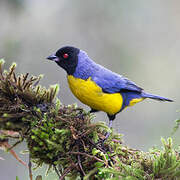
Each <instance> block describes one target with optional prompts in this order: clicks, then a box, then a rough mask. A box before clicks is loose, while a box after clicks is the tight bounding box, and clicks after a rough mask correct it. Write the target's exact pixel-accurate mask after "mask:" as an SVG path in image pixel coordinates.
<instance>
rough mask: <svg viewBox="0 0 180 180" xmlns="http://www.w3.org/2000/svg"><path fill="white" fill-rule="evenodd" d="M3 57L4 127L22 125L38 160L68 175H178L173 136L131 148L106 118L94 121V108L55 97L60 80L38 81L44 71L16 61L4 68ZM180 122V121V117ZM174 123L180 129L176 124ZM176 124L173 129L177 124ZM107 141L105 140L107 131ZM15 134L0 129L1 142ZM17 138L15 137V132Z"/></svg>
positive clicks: (0, 111)
mask: <svg viewBox="0 0 180 180" xmlns="http://www.w3.org/2000/svg"><path fill="white" fill-rule="evenodd" d="M3 64H4V60H0V100H1V101H0V102H1V103H0V129H2V130H13V131H18V132H19V134H21V136H20V138H19V139H18V141H22V140H23V139H25V140H26V142H27V145H28V150H29V153H30V157H31V159H32V161H33V162H34V164H35V165H36V166H37V168H38V167H39V166H42V165H43V164H44V163H45V164H48V165H49V169H48V171H47V172H49V170H50V169H51V168H52V167H56V169H57V171H58V173H59V174H61V175H62V176H66V177H68V178H69V179H73V180H74V179H78V178H80V177H81V178H82V177H83V178H84V179H106V180H108V179H114V180H116V179H117V180H118V179H122V180H150V179H163V180H164V179H167V180H168V179H171V180H176V179H179V178H180V158H179V153H178V152H177V150H175V149H174V148H173V145H172V139H171V138H169V139H167V140H164V139H162V140H161V141H162V144H163V148H162V149H160V150H159V149H151V150H150V151H149V152H143V151H140V150H135V149H131V148H129V147H127V146H125V145H124V144H123V143H122V135H120V134H116V133H114V131H111V130H110V129H109V128H108V127H107V126H106V125H105V123H103V122H98V123H94V124H93V123H91V120H92V119H93V118H94V115H93V114H90V113H88V112H86V111H84V110H83V109H81V108H78V107H77V105H75V104H73V105H68V106H64V105H62V104H61V102H60V100H58V99H57V98H56V94H57V92H58V89H59V86H58V85H54V86H50V88H49V89H46V88H44V87H41V86H40V85H38V83H39V81H40V79H41V78H42V76H41V75H40V76H39V77H34V76H31V77H29V74H28V73H26V74H25V75H18V76H17V75H16V74H15V67H16V64H15V63H13V64H12V66H11V67H10V68H9V71H3V69H2V66H3ZM177 123H179V122H177ZM178 125H179V124H177V125H176V129H177V128H178ZM176 129H175V130H176ZM109 131H110V132H111V134H110V137H109V138H108V140H107V141H105V142H104V143H102V140H103V139H104V138H105V134H106V133H107V132H109ZM9 138H11V136H6V135H2V134H0V143H3V140H6V141H7V140H8V139H9ZM12 138H13V137H12Z"/></svg>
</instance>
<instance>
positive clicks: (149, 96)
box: [141, 92, 173, 102]
mask: <svg viewBox="0 0 180 180" xmlns="http://www.w3.org/2000/svg"><path fill="white" fill-rule="evenodd" d="M141 95H142V97H144V98H151V99H155V100H158V101H169V102H173V100H171V99H168V98H165V97H161V96H157V95H153V94H149V93H146V92H142V93H141Z"/></svg>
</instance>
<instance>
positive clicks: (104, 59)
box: [0, 0, 180, 180]
mask: <svg viewBox="0 0 180 180" xmlns="http://www.w3.org/2000/svg"><path fill="white" fill-rule="evenodd" d="M179 19H180V1H179V0H173V1H169V0H159V1H157V0H151V1H144V0H134V1H131V0H126V1H123V0H113V1H109V0H98V1H97V0H91V1H84V0H76V1H74V0H69V1H67V0H53V1H50V0H38V1H37V0H1V1H0V22H1V27H0V58H4V59H5V60H6V64H5V68H8V67H9V65H10V64H11V63H12V62H14V61H15V62H17V64H18V67H17V70H16V71H18V73H26V72H29V73H30V74H33V75H39V74H44V75H45V76H44V78H43V80H42V81H41V84H42V85H43V86H46V87H48V86H49V85H52V84H55V83H59V84H60V93H59V95H58V96H59V98H60V100H61V102H62V103H64V104H66V105H67V104H72V103H77V104H78V106H81V107H84V108H85V109H87V110H88V109H89V108H88V107H86V106H84V105H83V104H82V103H80V102H79V101H78V100H77V99H76V98H75V97H74V96H73V95H72V93H71V92H70V90H69V88H68V85H67V82H66V73H65V72H64V71H63V70H62V69H60V68H58V66H57V65H56V64H54V63H52V62H50V61H47V60H46V59H45V58H46V57H47V56H48V55H50V54H52V53H53V52H55V51H56V50H57V49H58V48H60V47H62V46H64V45H73V46H76V47H79V48H81V49H82V50H85V51H86V52H87V53H88V55H89V56H90V57H91V58H92V59H93V60H94V61H96V62H97V63H99V64H101V65H103V66H105V67H107V68H109V69H111V70H113V71H115V72H117V73H119V74H122V75H124V76H126V77H128V78H129V79H131V80H133V81H135V82H136V83H137V84H138V85H139V86H141V87H143V88H144V89H145V90H146V91H148V92H150V93H154V94H158V95H161V96H165V97H168V98H171V99H173V100H175V102H174V103H168V102H167V103H161V102H158V101H153V100H146V101H144V102H142V103H139V104H136V105H135V106H133V107H131V108H127V109H126V110H125V111H123V112H122V113H120V114H119V115H118V116H117V118H116V120H115V121H114V122H113V127H114V128H115V130H116V131H117V132H119V133H122V134H124V141H125V144H127V145H129V146H131V147H132V148H138V149H141V150H144V151H147V150H148V149H149V148H152V147H153V146H157V147H160V146H161V142H160V137H165V138H166V137H168V136H170V133H171V131H172V128H173V126H174V121H175V120H176V119H177V118H179V117H180V113H179V112H177V110H179V109H180V93H179V89H180V83H179V77H180V21H179ZM96 120H97V121H99V120H100V121H105V122H106V123H108V119H107V117H106V115H105V113H102V112H100V113H97V114H96ZM173 138H174V141H175V144H177V145H178V144H179V140H180V131H179V132H177V133H176V134H175V136H173ZM177 145H176V146H177ZM24 149H26V144H25V143H23V144H21V145H20V146H18V147H17V148H16V149H15V150H16V152H20V151H21V150H24ZM0 157H3V158H4V159H5V160H4V161H2V160H0V174H1V177H0V179H3V180H10V179H15V177H16V175H17V176H18V177H19V179H20V180H21V179H22V180H24V179H28V170H27V169H26V168H24V167H23V166H22V165H21V164H19V163H18V162H17V161H16V160H15V159H14V158H13V157H12V156H10V155H9V154H7V153H4V152H3V151H0ZM20 157H21V158H22V159H24V160H25V161H26V162H28V155H26V156H24V155H21V154H20ZM43 170H44V169H43ZM35 173H37V174H43V172H41V171H36V172H35ZM51 175H52V174H50V175H49V176H48V177H46V178H45V179H54V178H55V177H54V176H53V175H52V177H51Z"/></svg>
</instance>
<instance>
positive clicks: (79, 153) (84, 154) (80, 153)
mask: <svg viewBox="0 0 180 180" xmlns="http://www.w3.org/2000/svg"><path fill="white" fill-rule="evenodd" d="M67 154H77V155H82V156H86V157H89V158H91V159H95V160H97V161H99V162H102V163H104V161H103V160H101V159H99V158H97V157H96V156H92V155H89V154H86V153H82V152H68V153H67Z"/></svg>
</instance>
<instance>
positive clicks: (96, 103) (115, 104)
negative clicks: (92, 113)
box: [67, 75, 123, 115]
mask: <svg viewBox="0 0 180 180" xmlns="http://www.w3.org/2000/svg"><path fill="white" fill-rule="evenodd" d="M67 78H68V83H69V87H70V89H71V91H72V93H73V94H74V95H75V96H76V97H77V98H78V99H79V100H80V101H81V102H82V103H84V104H86V105H88V106H90V107H91V108H92V109H95V110H99V111H104V112H106V113H108V114H110V115H113V114H116V113H117V112H119V111H120V109H121V107H122V104H123V98H122V96H121V94H120V93H114V94H108V93H104V92H103V91H102V89H101V87H99V86H97V85H96V84H95V83H94V82H93V81H92V80H91V78H89V79H87V80H83V79H79V78H75V77H73V76H72V75H69V76H68V77H67Z"/></svg>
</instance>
